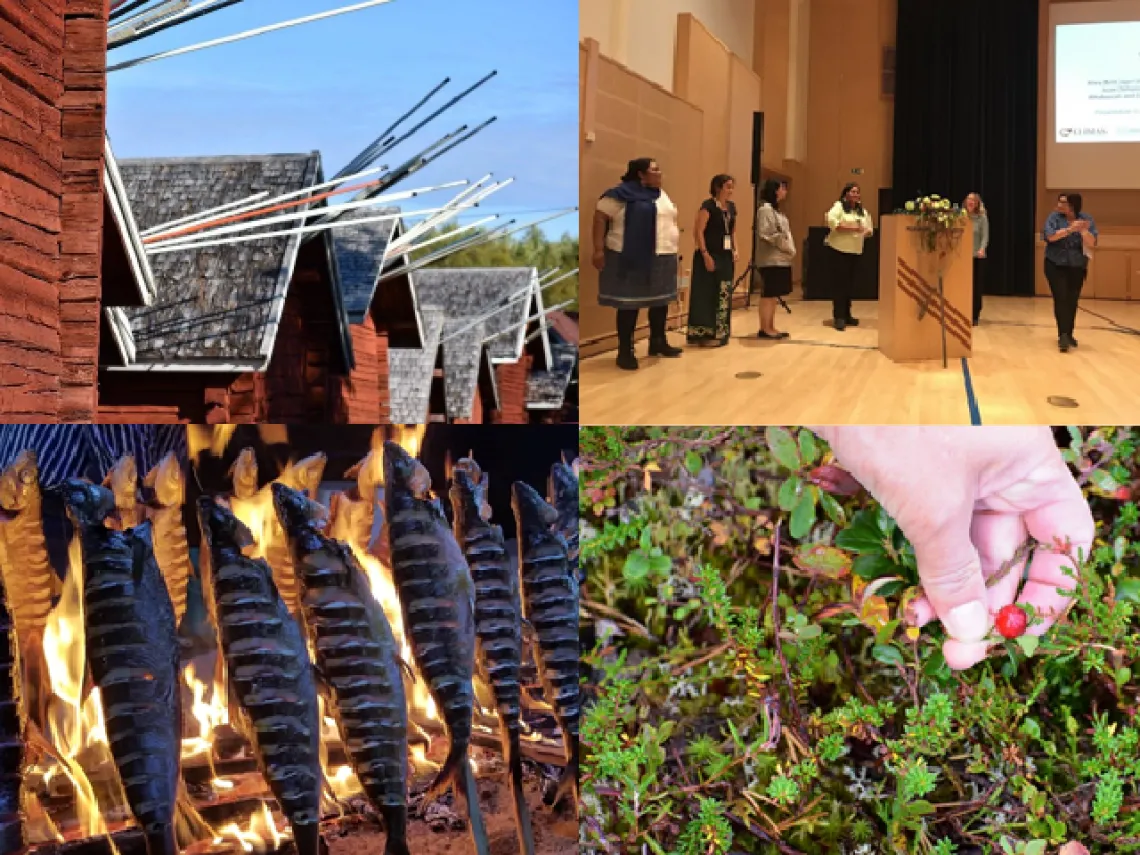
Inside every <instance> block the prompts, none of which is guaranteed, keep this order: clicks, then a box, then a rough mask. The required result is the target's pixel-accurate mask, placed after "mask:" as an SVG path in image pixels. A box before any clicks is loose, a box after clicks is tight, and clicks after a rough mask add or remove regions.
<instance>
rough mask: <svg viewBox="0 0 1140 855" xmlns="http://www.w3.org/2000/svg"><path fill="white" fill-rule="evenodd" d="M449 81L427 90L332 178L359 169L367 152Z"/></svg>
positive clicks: (380, 142) (377, 145)
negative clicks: (425, 93) (410, 107)
mask: <svg viewBox="0 0 1140 855" xmlns="http://www.w3.org/2000/svg"><path fill="white" fill-rule="evenodd" d="M450 82H451V78H450V77H445V78H444V79H443V82H442V83H440V84H439V85H438V86H436V87H435V88H434V89H433V90H431V92H429V93H428V94H427V95H425V96H424V97H423V98H421V99H420V100H419V101H417V102H416V105H415V106H414V107H412V109H410V110H408V111H407V112H406V113H404V115H402V116H400V118H398V119H396V121H395V122H393V123H392V124H391V126H389V127H388V129H387V130H386V131H384V133H382V134H380V136H378V137H377V138H376V139H375V140H374V141H373V142H372V143H371V144H369V145H367V146H365V148H364V149H363V151H361V153H360V154H358V155H357V156H356V157H355V158H354V159H353V160H352V161H351V162H350V163H349V164H348V165H347V166H346V167H345V168H344V169H342V170H341V171H340V172H338V173H337V174H336V175H335V176H334V180H335V179H336V178H341V177H342V176H344V175H346V174H347V173H349V172H355V171H356V170H357V169H361V168H362V165H361V164H362V162H365V161H364V159H365V158H366V156H367V155H368V153H370V152H371V151H372V150H373V149H375V148H378V147H379V146H381V145H383V144H384V142H385V140H388V139H391V136H390V135H391V133H392V132H393V131H394V130H396V128H398V127H399V126H400V125H402V124H403V123H404V122H405V121H407V119H408V117H410V116H412V115H413V114H414V113H416V111H418V110H419V109H420V107H422V106H423V105H424V104H426V103H427V102H428V101H430V100H431V99H432V97H433V96H434V95H435V94H436V93H437V92H439V90H440V89H442V88H443V87H444V86H446V85H447V84H448V83H450ZM377 156H379V155H377ZM373 159H374V158H373ZM358 161H359V162H358Z"/></svg>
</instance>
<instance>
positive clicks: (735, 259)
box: [732, 247, 740, 264]
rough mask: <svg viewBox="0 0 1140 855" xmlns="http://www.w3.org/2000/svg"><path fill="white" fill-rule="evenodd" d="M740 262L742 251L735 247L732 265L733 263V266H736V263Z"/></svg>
mask: <svg viewBox="0 0 1140 855" xmlns="http://www.w3.org/2000/svg"><path fill="white" fill-rule="evenodd" d="M738 261H740V250H738V249H736V248H735V247H733V250H732V263H733V264H735V263H736V262H738Z"/></svg>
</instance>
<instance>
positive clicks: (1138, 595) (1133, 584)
mask: <svg viewBox="0 0 1140 855" xmlns="http://www.w3.org/2000/svg"><path fill="white" fill-rule="evenodd" d="M1116 599H1117V601H1118V602H1121V603H1140V579H1134V578H1132V577H1131V576H1126V577H1125V578H1123V579H1120V580H1119V581H1117V583H1116Z"/></svg>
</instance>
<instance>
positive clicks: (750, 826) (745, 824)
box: [725, 812, 804, 855]
mask: <svg viewBox="0 0 1140 855" xmlns="http://www.w3.org/2000/svg"><path fill="white" fill-rule="evenodd" d="M725 817H727V819H728V821H729V822H731V823H732V824H733V825H735V826H737V827H738V828H743V829H744V830H745V831H747V832H748V833H749V834H752V835H755V836H756V837H758V838H760V840H762V841H763V842H765V843H770V844H771V845H773V846H775V847H776V848H777V849H779V850H780V852H782V853H783V855H804V853H803V852H801V851H800V850H799V849H793V848H792V847H791V846H789V845H788V844H787V843H785V842H784V841H782V840H780V839H779V838H777V837H773V836H772V835H770V834H769V833H768V832H766V831H765V830H764V829H762V828H761V827H760V826H758V825H756V824H755V823H752V822H749V821H748V820H745V819H741V818H740V817H738V816H737V815H736V814H734V813H731V812H728V813H726V814H725Z"/></svg>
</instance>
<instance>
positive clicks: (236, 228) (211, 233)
mask: <svg viewBox="0 0 1140 855" xmlns="http://www.w3.org/2000/svg"><path fill="white" fill-rule="evenodd" d="M457 183H458V184H465V183H466V182H465V181H463V182H453V183H452V184H450V185H448V184H443V185H440V187H441V188H445V187H453V186H455V184H457ZM432 189H440V188H426V189H425V190H408V191H405V192H404V193H396V194H393V195H392V196H388V197H384V196H375V197H373V198H371V199H365V200H364V201H363V202H348V203H346V204H344V205H337V206H336V209H337V210H338V211H348V210H355V209H357V208H375V207H378V206H380V205H383V204H384V203H385V202H390V201H393V199H400V198H411V197H413V196H418V195H420V194H421V193H424V192H430V191H431V190H432ZM314 210H316V211H319V210H320V209H313V208H306V209H304V210H301V211H292V212H290V213H288V214H278V215H276V216H273V217H267V218H263V219H252V220H246V221H245V222H243V223H234V224H233V225H229V226H220V227H218V228H213V229H208V230H206V231H201V232H197V233H195V234H188V235H179V236H178V237H173V238H170V239H168V240H157V241H154V242H153V243H151V244H150V246H152V247H156V248H157V247H160V246H175V245H181V244H187V243H193V242H194V241H199V240H209V239H212V238H216V237H221V236H222V235H228V234H235V233H237V232H245V231H249V230H250V229H259V228H262V227H263V226H271V225H276V224H277V223H287V222H289V221H290V220H305V219H309V218H310V217H312V216H313V213H314ZM357 222H358V221H357Z"/></svg>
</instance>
